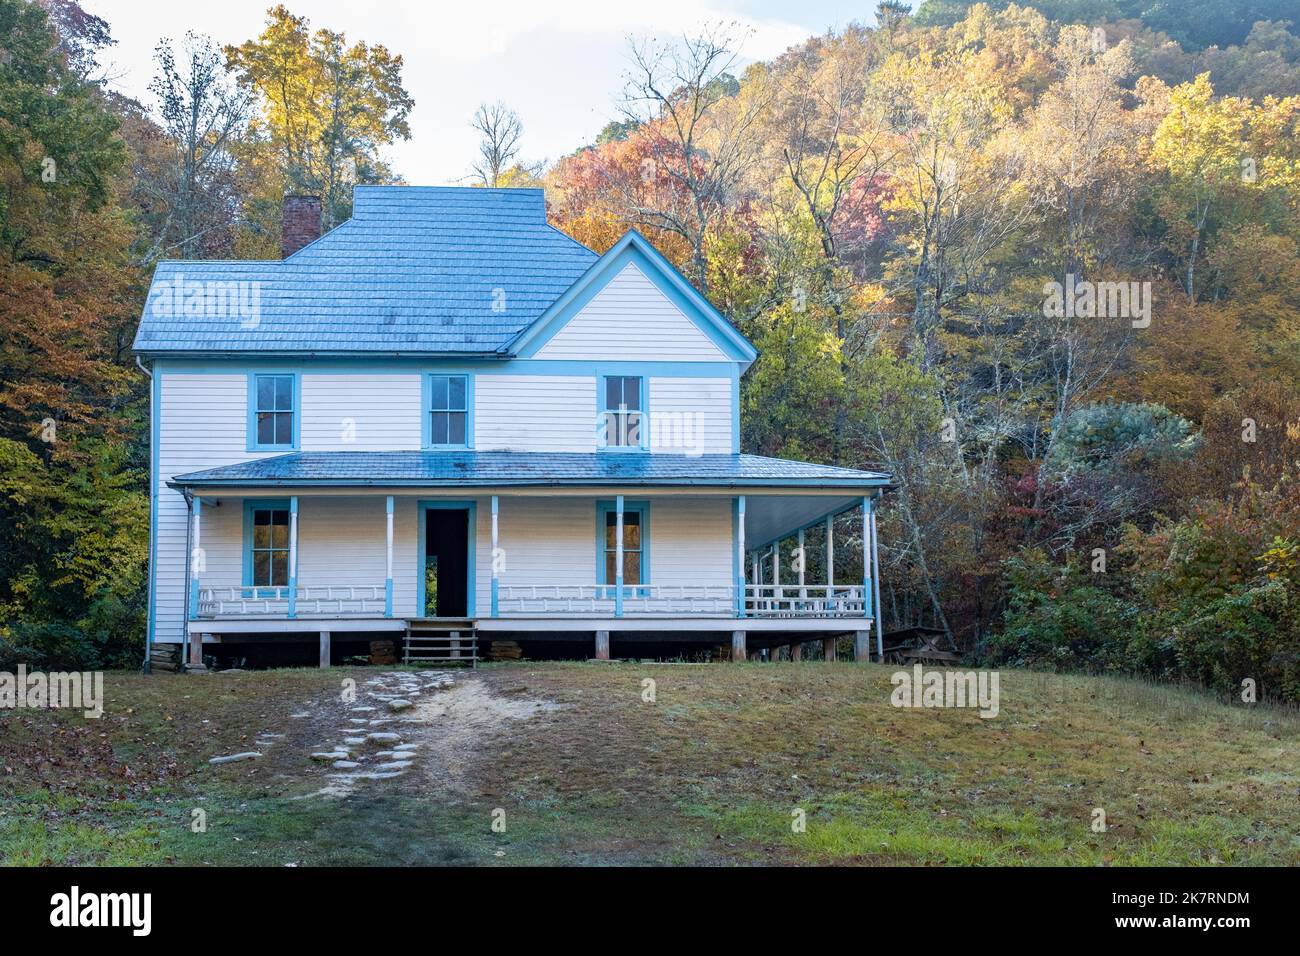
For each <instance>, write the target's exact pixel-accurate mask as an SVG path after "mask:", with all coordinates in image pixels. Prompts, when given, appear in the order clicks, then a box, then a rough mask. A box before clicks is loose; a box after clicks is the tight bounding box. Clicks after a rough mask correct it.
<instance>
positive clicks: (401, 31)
mask: <svg viewBox="0 0 1300 956" xmlns="http://www.w3.org/2000/svg"><path fill="white" fill-rule="evenodd" d="M285 5H286V6H287V7H288V8H289V9H290V10H291V11H293V13H294V14H296V15H298V16H305V17H307V18H308V19H309V20H310V21H311V25H312V27H313V28H315V27H329V28H330V29H332V30H338V31H342V32H343V33H345V34H346V35H347V37H348V40H349V41H353V42H355V41H357V40H365V41H366V42H367V43H372V44H375V43H380V44H383V45H385V46H387V47H388V49H389V50H390V51H392V52H393V53H400V54H401V55H402V57H403V59H404V61H405V68H404V71H403V76H404V79H405V84H406V89H407V90H408V91H409V92H410V94H411V96H412V97H413V98H414V99H415V109H414V110H413V112H412V114H411V139H410V141H409V142H400V143H397V144H395V145H394V146H393V147H392V148H391V150H390V151H389V155H388V159H389V160H390V161H391V162H392V163H393V166H394V168H395V169H396V171H397V172H398V173H400V174H401V175H402V176H404V177H405V178H406V180H407V182H410V183H412V184H413V185H423V186H430V185H440V184H446V183H456V182H460V181H462V180H463V178H464V177H465V176H466V175H467V174H468V172H469V165H470V163H471V161H472V159H473V155H474V150H475V145H476V136H475V134H474V132H473V131H472V130H471V129H470V128H469V121H470V118H471V116H472V115H473V113H474V110H475V108H476V107H477V106H478V104H479V103H480V102H483V101H487V102H491V101H494V100H497V99H500V100H504V101H505V102H506V103H507V104H509V105H510V106H511V107H513V108H514V109H515V110H516V111H517V112H518V113H519V115H520V116H521V117H522V119H523V122H524V138H523V151H522V154H521V156H522V158H524V159H527V160H530V161H534V160H540V159H547V160H554V159H556V158H558V157H559V156H562V155H564V154H565V153H568V152H572V151H573V150H574V149H576V148H577V147H579V146H581V145H583V144H584V143H589V142H591V141H592V140H593V139H594V138H595V136H596V134H597V133H598V132H599V131H600V129H601V127H603V126H604V125H605V123H607V122H608V121H609V120H610V119H614V118H617V116H618V109H617V104H618V98H619V93H620V92H621V90H622V88H623V76H624V73H625V71H626V69H627V37H628V35H629V34H637V35H643V34H652V35H655V36H660V37H668V36H674V35H680V34H682V33H683V32H685V31H691V30H692V29H693V28H695V27H697V26H699V25H700V24H701V23H704V22H710V21H718V20H728V21H730V20H736V21H739V22H741V23H742V24H744V25H746V26H747V27H749V28H750V29H752V31H753V33H752V36H751V37H750V38H749V40H748V41H747V42H746V44H745V47H744V50H743V51H742V52H743V54H744V56H745V62H749V61H751V60H755V59H768V58H770V57H772V56H775V55H777V54H778V53H780V52H781V51H782V50H784V49H786V48H787V47H789V46H791V45H793V44H795V43H798V42H800V41H802V40H804V39H805V38H807V37H808V36H811V35H813V34H819V33H823V32H825V31H826V30H827V29H828V28H831V27H834V28H839V27H843V26H844V25H845V24H847V23H849V22H851V21H853V20H858V21H861V22H871V20H872V14H871V11H872V10H873V9H874V7H875V3H874V0H867V2H858V3H850V2H841V0H709V2H695V3H692V2H689V0H642V2H636V3H625V2H619V0H532V2H528V0H479V2H465V0H453V2H450V3H449V2H443V0H427V2H414V0H412V2H397V0H370V2H367V3H357V2H355V0H353V2H343V0H289V2H286V4H285ZM82 6H83V7H84V8H85V9H86V10H87V11H89V12H91V13H94V14H96V15H98V16H101V17H103V18H104V19H106V20H107V21H108V22H109V25H110V26H111V27H112V32H113V37H114V38H115V39H116V40H117V45H116V46H113V47H111V48H110V49H109V50H108V51H106V52H105V54H104V56H103V58H102V59H103V61H104V63H105V65H106V66H107V67H108V68H109V72H110V75H111V76H112V78H113V80H112V82H113V85H115V86H116V87H118V88H119V89H121V90H122V91H123V92H126V93H128V94H130V95H132V96H135V97H136V98H137V99H140V100H141V101H142V102H146V103H148V104H149V105H152V103H151V102H150V99H149V96H148V93H147V87H148V84H149V79H150V77H151V76H152V75H153V72H154V63H153V50H154V46H155V45H156V44H157V42H158V40H159V38H160V37H170V38H172V39H175V40H179V39H180V38H181V37H183V36H184V35H185V31H186V30H193V31H194V32H196V33H200V34H203V33H206V34H208V35H210V36H211V37H213V39H215V40H216V41H217V42H218V43H219V44H226V43H241V42H243V41H244V40H247V39H249V38H251V37H254V36H256V35H257V34H258V33H260V32H261V30H262V26H263V23H264V21H265V17H266V11H267V9H268V8H269V7H271V6H274V2H273V0H208V2H199V3H194V2H178V0H83V3H82Z"/></svg>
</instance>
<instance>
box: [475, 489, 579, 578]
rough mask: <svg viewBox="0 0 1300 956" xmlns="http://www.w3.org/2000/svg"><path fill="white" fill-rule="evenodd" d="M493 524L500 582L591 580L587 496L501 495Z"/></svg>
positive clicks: (489, 576)
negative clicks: (497, 535) (500, 558)
mask: <svg viewBox="0 0 1300 956" xmlns="http://www.w3.org/2000/svg"><path fill="white" fill-rule="evenodd" d="M490 514H491V513H490V512H489V515H490ZM498 523H499V525H500V547H501V548H502V549H503V550H504V551H505V567H504V568H503V569H502V571H501V583H502V584H503V585H507V584H520V585H530V584H567V585H575V584H595V583H596V504H595V502H594V500H593V499H590V498H586V499H581V498H510V497H508V496H503V497H502V498H501V505H500V514H499V515H498ZM489 547H490V545H489ZM488 571H489V575H488V584H489V586H491V568H490V567H489V569H488Z"/></svg>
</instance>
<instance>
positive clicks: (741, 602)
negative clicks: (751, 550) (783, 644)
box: [736, 495, 745, 617]
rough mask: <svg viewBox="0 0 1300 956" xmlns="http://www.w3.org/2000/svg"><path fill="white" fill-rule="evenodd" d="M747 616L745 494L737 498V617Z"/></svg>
mask: <svg viewBox="0 0 1300 956" xmlns="http://www.w3.org/2000/svg"><path fill="white" fill-rule="evenodd" d="M744 616H745V496H744V495H740V496H739V497H738V498H736V617H744Z"/></svg>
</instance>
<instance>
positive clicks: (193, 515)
mask: <svg viewBox="0 0 1300 956" xmlns="http://www.w3.org/2000/svg"><path fill="white" fill-rule="evenodd" d="M202 509H203V502H202V501H201V500H200V499H199V496H198V495H195V496H194V497H193V498H191V499H190V520H191V523H192V525H193V528H192V529H191V531H190V620H191V621H197V620H198V619H199V562H198V561H197V560H196V559H197V557H198V555H200V554H202V553H203V552H202V548H201V547H200V545H199V524H200V522H199V516H200V513H201V511H202ZM200 639H201V638H200ZM200 660H202V658H200Z"/></svg>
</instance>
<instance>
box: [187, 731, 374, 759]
mask: <svg viewBox="0 0 1300 956" xmlns="http://www.w3.org/2000/svg"><path fill="white" fill-rule="evenodd" d="M394 736H396V735H394ZM260 756H262V755H261V754H260V753H258V752H257V751H256V750H248V751H245V752H244V753H241V754H227V755H226V756H224V757H213V758H212V759H211V760H209V761H208V763H237V762H239V761H240V760H253V759H255V758H257V757H260Z"/></svg>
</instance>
